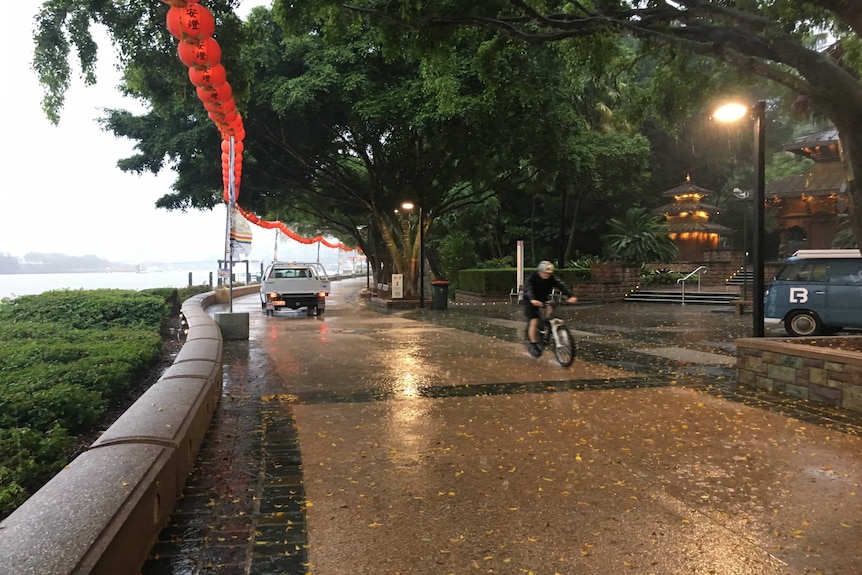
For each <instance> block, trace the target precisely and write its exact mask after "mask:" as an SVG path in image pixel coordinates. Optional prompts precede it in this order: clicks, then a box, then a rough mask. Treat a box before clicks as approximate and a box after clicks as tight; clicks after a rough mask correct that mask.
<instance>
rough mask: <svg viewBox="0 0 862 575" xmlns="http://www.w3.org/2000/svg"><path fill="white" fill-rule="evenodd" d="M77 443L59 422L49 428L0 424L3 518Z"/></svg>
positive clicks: (59, 465)
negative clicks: (3, 425) (37, 428)
mask: <svg viewBox="0 0 862 575" xmlns="http://www.w3.org/2000/svg"><path fill="white" fill-rule="evenodd" d="M74 445H75V441H74V439H73V438H72V437H70V436H69V434H68V433H66V431H65V430H64V429H63V428H62V427H60V426H59V425H55V426H53V427H52V428H50V429H49V430H47V431H35V430H33V429H30V428H29V427H11V428H7V429H3V428H0V518H3V517H6V516H7V515H9V514H10V513H12V511H14V510H15V508H16V507H18V506H19V505H21V504H22V503H23V502H24V500H25V499H27V497H29V496H30V494H31V493H34V492H35V491H37V490H38V489H39V488H40V487H41V486H42V485H44V484H45V482H46V481H48V480H49V479H50V478H51V477H52V476H53V475H55V474H56V473H57V472H59V471H60V470H61V469H62V468H63V466H64V465H65V464H66V460H67V458H68V454H69V453H70V452H71V450H72V448H73V447H74Z"/></svg>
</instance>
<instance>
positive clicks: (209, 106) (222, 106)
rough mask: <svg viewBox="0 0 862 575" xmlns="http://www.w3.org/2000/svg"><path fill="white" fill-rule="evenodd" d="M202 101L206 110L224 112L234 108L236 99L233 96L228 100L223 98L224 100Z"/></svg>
mask: <svg viewBox="0 0 862 575" xmlns="http://www.w3.org/2000/svg"><path fill="white" fill-rule="evenodd" d="M203 102H204V108H205V109H206V111H207V112H216V113H218V114H225V113H227V112H229V111H231V110H236V100H234V99H233V98H231V99H229V100H225V101H224V102H207V101H206V100H204V101H203Z"/></svg>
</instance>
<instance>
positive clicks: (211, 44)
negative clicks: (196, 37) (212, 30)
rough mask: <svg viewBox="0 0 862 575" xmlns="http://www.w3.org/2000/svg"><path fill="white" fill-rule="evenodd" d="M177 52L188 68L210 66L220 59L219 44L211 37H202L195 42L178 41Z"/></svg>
mask: <svg viewBox="0 0 862 575" xmlns="http://www.w3.org/2000/svg"><path fill="white" fill-rule="evenodd" d="M177 54H178V55H179V57H180V61H181V62H182V63H183V64H185V65H186V66H188V67H189V68H212V67H213V66H215V65H216V64H218V63H219V62H220V61H221V46H219V45H218V42H216V41H215V40H214V39H212V38H204V39H203V40H201V41H200V42H199V43H197V44H191V43H189V42H180V43H179V46H177Z"/></svg>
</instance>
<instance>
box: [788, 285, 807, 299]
mask: <svg viewBox="0 0 862 575" xmlns="http://www.w3.org/2000/svg"><path fill="white" fill-rule="evenodd" d="M807 301H808V290H807V289H805V288H795V287H792V288H790V303H805V302H807Z"/></svg>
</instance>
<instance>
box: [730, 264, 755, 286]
mask: <svg viewBox="0 0 862 575" xmlns="http://www.w3.org/2000/svg"><path fill="white" fill-rule="evenodd" d="M744 284H748V285H753V284H754V270H750V269H749V270H746V271H743V270H742V268H739V269H738V270H736V272H734V274H733V275H732V276H730V277H729V278H728V279H727V281H726V282H724V285H727V286H742V285H744Z"/></svg>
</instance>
